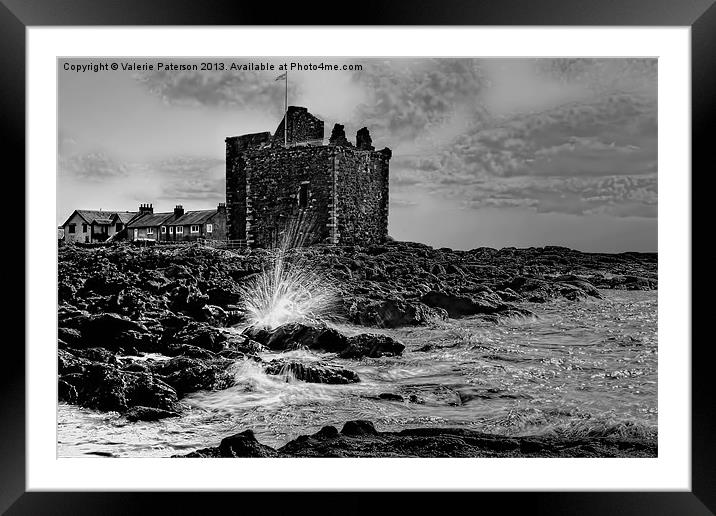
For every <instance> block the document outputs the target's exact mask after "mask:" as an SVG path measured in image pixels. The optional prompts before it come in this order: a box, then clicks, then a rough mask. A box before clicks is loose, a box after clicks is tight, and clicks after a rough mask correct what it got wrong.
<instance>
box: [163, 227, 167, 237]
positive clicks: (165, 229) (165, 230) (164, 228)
mask: <svg viewBox="0 0 716 516" xmlns="http://www.w3.org/2000/svg"><path fill="white" fill-rule="evenodd" d="M166 232H167V227H166V226H162V235H163V234H164V233H166Z"/></svg>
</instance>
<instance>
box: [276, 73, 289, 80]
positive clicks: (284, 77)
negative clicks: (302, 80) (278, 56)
mask: <svg viewBox="0 0 716 516" xmlns="http://www.w3.org/2000/svg"><path fill="white" fill-rule="evenodd" d="M285 79H286V72H283V73H282V74H281V75H279V76H278V77H276V79H275V80H277V81H281V80H285Z"/></svg>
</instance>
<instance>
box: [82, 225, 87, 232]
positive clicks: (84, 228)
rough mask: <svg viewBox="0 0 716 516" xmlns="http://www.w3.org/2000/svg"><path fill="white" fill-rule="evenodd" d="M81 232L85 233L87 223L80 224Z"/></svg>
mask: <svg viewBox="0 0 716 516" xmlns="http://www.w3.org/2000/svg"><path fill="white" fill-rule="evenodd" d="M82 233H87V224H82Z"/></svg>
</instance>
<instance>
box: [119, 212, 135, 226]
mask: <svg viewBox="0 0 716 516" xmlns="http://www.w3.org/2000/svg"><path fill="white" fill-rule="evenodd" d="M138 214H139V212H137V211H115V212H114V216H115V217H117V220H118V221H119V222H121V223H122V224H127V223H128V222H129V221H131V220H132V219H133V218H134V217H136V216H137V215H138Z"/></svg>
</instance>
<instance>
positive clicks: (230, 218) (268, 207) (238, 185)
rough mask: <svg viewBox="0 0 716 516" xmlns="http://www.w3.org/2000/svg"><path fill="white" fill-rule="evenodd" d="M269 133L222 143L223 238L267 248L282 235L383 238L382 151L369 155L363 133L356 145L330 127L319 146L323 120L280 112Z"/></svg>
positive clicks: (386, 157) (299, 110)
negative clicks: (327, 137)
mask: <svg viewBox="0 0 716 516" xmlns="http://www.w3.org/2000/svg"><path fill="white" fill-rule="evenodd" d="M287 115H288V116H287V117H285V118H286V119H287V120H288V138H287V140H288V145H287V146H285V145H284V135H283V131H284V129H283V128H284V122H285V120H282V121H281V123H280V124H279V126H278V127H277V129H276V132H275V133H274V134H273V135H271V133H269V132H263V133H254V134H246V135H242V136H233V137H229V138H226V204H227V206H226V210H227V224H228V234H229V238H230V239H234V240H245V241H246V242H247V244H248V245H249V246H251V247H274V246H276V245H278V244H279V243H280V242H282V241H283V240H284V239H285V238H286V237H287V235H288V234H292V235H293V240H294V242H295V243H299V244H301V245H310V244H315V243H328V244H347V245H353V244H360V245H366V244H374V243H378V242H382V241H384V240H385V239H386V238H387V236H388V169H389V161H390V158H391V156H392V153H391V151H390V149H388V148H385V149H383V150H380V151H376V150H375V149H374V147H373V146H372V141H371V138H370V133H369V132H368V129H367V128H365V127H364V128H362V129H361V130H360V131H358V135H357V142H356V145H354V144H353V143H351V142H350V141H348V139H347V138H346V137H345V131H344V127H343V126H341V125H340V124H336V126H335V127H334V128H333V132H332V134H331V138H330V140H329V141H328V142H325V141H324V124H323V121H322V120H320V119H318V118H317V117H315V116H313V115H312V114H311V113H309V112H308V110H307V109H306V108H303V107H297V106H290V107H289V108H288V113H287Z"/></svg>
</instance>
